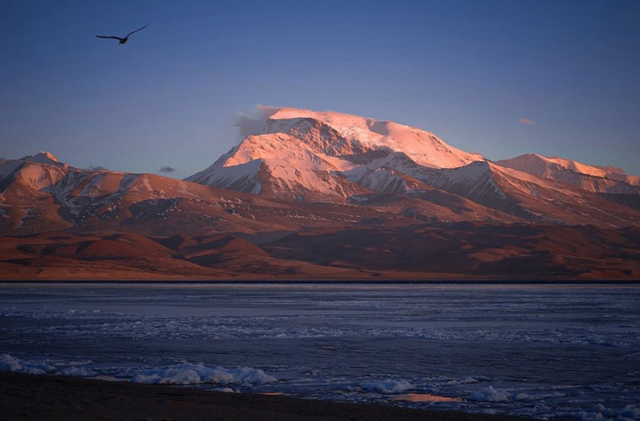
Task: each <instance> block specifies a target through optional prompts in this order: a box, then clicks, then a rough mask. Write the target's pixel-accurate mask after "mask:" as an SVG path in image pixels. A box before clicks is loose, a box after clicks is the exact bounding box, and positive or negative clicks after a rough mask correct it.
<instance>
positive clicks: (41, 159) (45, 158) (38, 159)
mask: <svg viewBox="0 0 640 421" xmlns="http://www.w3.org/2000/svg"><path fill="white" fill-rule="evenodd" d="M21 161H28V162H34V163H37V164H49V165H58V166H62V165H63V164H62V163H61V162H60V161H58V158H56V157H55V155H53V154H52V153H50V152H45V151H40V152H38V153H37V154H35V155H27V156H25V157H24V158H21Z"/></svg>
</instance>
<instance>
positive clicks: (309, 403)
mask: <svg viewBox="0 0 640 421" xmlns="http://www.w3.org/2000/svg"><path fill="white" fill-rule="evenodd" d="M0 418H1V419H3V420H7V421H8V420H65V421H66V420H167V421H168V420H215V421H217V420H220V421H222V420H224V421H240V420H243V421H311V420H313V421H319V420H322V421H342V420H344V421H347V420H348V421H359V420H362V421H383V420H384V421H392V420H403V421H405V420H406V421H414V420H415V421H418V420H421V421H436V420H441V421H475V420H478V421H491V420H493V421H509V420H513V421H516V420H523V418H516V417H506V416H494V415H474V414H467V413H462V412H452V411H451V412H435V411H423V410H417V409H406V408H396V407H391V406H389V407H387V406H376V405H363V404H347V403H337V402H326V401H316V400H305V399H296V398H288V397H284V396H265V395H255V394H236V393H220V392H208V391H202V390H193V389H184V388H177V387H172V386H164V385H143V384H132V383H113V382H106V381H100V380H87V379H80V378H70V377H54V376H33V375H28V374H17V373H9V372H0Z"/></svg>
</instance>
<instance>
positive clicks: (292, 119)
mask: <svg viewBox="0 0 640 421" xmlns="http://www.w3.org/2000/svg"><path fill="white" fill-rule="evenodd" d="M258 111H259V112H260V116H259V119H258V120H255V121H254V120H251V119H248V118H246V119H245V120H243V121H242V122H239V124H238V127H239V128H240V129H241V131H243V132H244V133H251V134H250V135H247V137H245V139H244V140H243V141H242V142H240V144H238V145H237V146H235V147H234V148H232V149H231V150H230V151H229V152H228V153H226V154H225V155H223V156H222V157H221V158H220V159H218V160H217V161H216V162H215V163H214V164H213V165H212V166H211V167H209V168H207V169H206V170H204V171H201V172H199V173H197V174H194V175H193V176H191V177H189V178H187V180H189V181H195V182H198V183H202V184H206V185H211V186H216V187H222V188H230V186H233V189H236V190H241V191H252V192H260V193H264V192H267V191H269V192H271V193H275V194H277V195H288V196H291V195H296V196H297V195H300V194H305V192H307V193H308V192H316V193H319V194H321V195H323V196H327V195H328V196H341V197H347V196H349V195H351V194H354V193H356V192H363V191H364V192H366V190H365V189H363V188H362V186H365V184H367V183H364V179H363V176H364V175H366V174H369V175H371V176H370V177H368V178H369V179H370V180H369V181H370V183H369V184H371V183H373V184H376V185H377V184H378V182H381V181H380V180H382V179H383V178H385V177H383V176H384V175H385V174H386V172H382V173H374V171H375V170H376V169H377V168H379V167H382V166H385V167H388V168H390V169H392V170H397V171H401V172H405V173H407V172H408V173H410V174H409V175H412V176H413V174H415V173H419V172H420V169H421V168H422V169H424V168H428V169H442V168H459V167H463V166H466V165H469V164H470V163H473V162H477V161H481V162H483V161H485V159H484V158H483V157H482V156H481V155H477V154H470V153H467V152H464V151H461V150H459V149H456V148H454V147H452V146H449V145H447V144H446V143H445V142H444V141H442V140H441V139H440V138H438V137H437V136H436V135H434V134H433V133H430V132H427V131H424V130H421V129H417V128H414V127H409V126H405V125H402V124H398V123H394V122H391V121H377V120H374V119H371V118H365V117H360V116H355V115H350V114H343V113H338V112H333V111H325V112H317V111H311V110H303V109H297V108H273V107H262V108H259V110H258ZM258 126H260V127H261V129H258V128H257V127H258ZM243 129H245V130H243ZM250 163H255V165H252V164H250ZM392 178H393V177H392ZM393 180H395V178H393ZM391 181H392V180H391V179H389V182H391ZM395 182H396V184H398V186H399V185H400V184H402V181H398V180H395ZM358 184H359V185H358ZM259 186H262V187H265V189H263V188H262V187H259ZM369 188H370V186H369ZM385 188H391V186H386V187H385ZM294 197H295V196H294Z"/></svg>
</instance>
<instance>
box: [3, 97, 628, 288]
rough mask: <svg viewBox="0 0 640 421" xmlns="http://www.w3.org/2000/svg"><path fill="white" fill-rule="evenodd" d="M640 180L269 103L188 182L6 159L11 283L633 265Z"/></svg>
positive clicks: (512, 274) (594, 272) (499, 274)
mask: <svg viewBox="0 0 640 421" xmlns="http://www.w3.org/2000/svg"><path fill="white" fill-rule="evenodd" d="M639 233H640V177H636V176H631V175H627V174H625V173H624V172H623V171H622V170H621V169H619V168H613V167H610V166H608V167H600V166H592V165H586V164H583V163H579V162H576V161H572V160H569V159H563V158H558V157H544V156H540V155H536V154H526V155H522V156H518V157H515V158H512V159H506V160H501V161H495V162H492V161H490V160H488V159H486V158H484V157H483V156H482V155H480V154H477V153H468V152H465V151H462V150H460V149H457V148H455V147H453V146H450V145H448V144H447V143H445V142H444V141H443V140H442V139H441V138H439V137H438V136H436V135H435V134H433V133H430V132H427V131H424V130H421V129H418V128H414V127H409V126H405V125H402V124H397V123H394V122H389V121H376V120H373V119H369V118H363V117H358V116H353V115H347V114H341V113H337V112H315V111H309V110H302V109H293V108H277V109H273V110H271V112H270V115H269V117H268V118H266V120H265V121H264V124H263V125H262V127H260V128H259V129H258V130H256V131H255V133H254V134H251V135H249V136H247V137H246V138H244V139H243V140H242V141H241V142H240V143H239V144H238V145H236V146H235V147H233V148H232V149H231V150H230V151H229V152H227V153H226V154H224V155H222V156H221V157H220V158H219V159H217V160H216V161H215V162H214V163H213V164H212V165H211V166H210V167H208V168H206V169H204V170H203V171H200V172H198V173H196V174H194V175H192V176H190V177H188V178H187V179H185V180H176V179H172V178H168V177H162V176H158V175H153V174H131V173H122V172H115V171H108V170H87V169H81V168H75V167H73V166H71V165H69V164H67V163H61V162H59V161H58V160H57V159H56V158H55V156H54V155H52V154H50V153H47V152H40V153H38V154H36V155H32V156H26V157H24V158H21V159H16V160H4V161H0V234H1V235H2V237H0V249H1V250H2V258H1V260H0V277H2V278H6V279H9V278H11V279H84V278H86V279H96V278H100V279H125V278H126V279H129V278H131V279H133V278H135V279H194V278H197V279H203V278H204V279H245V278H251V279H272V278H277V279H307V278H314V279H337V278H340V279H369V278H371V279H399V278H411V279H418V278H425V279H427V278H429V279H431V278H500V279H503V278H504V279H511V278H536V279H540V278H545V279H547V278H551V277H554V278H555V277H558V276H560V277H562V278H582V279H589V278H633V277H636V278H637V277H640V247H639V246H640V235H639Z"/></svg>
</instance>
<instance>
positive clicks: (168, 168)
mask: <svg viewBox="0 0 640 421" xmlns="http://www.w3.org/2000/svg"><path fill="white" fill-rule="evenodd" d="M175 170H176V169H175V168H173V167H168V166H167V167H160V169H159V170H158V171H160V172H174V171H175Z"/></svg>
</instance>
